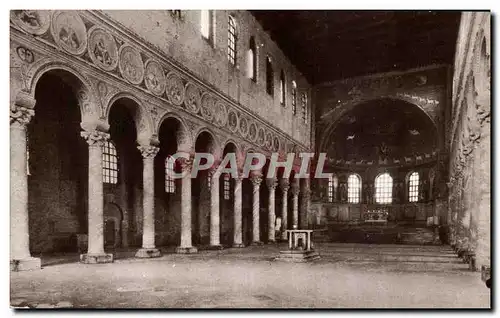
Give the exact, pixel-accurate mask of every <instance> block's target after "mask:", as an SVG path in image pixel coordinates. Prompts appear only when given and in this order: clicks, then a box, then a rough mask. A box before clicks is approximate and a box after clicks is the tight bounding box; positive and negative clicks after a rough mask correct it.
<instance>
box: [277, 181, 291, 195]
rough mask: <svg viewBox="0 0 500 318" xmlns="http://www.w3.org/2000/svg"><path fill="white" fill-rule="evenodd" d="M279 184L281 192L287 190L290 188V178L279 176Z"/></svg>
mask: <svg viewBox="0 0 500 318" xmlns="http://www.w3.org/2000/svg"><path fill="white" fill-rule="evenodd" d="M279 184H280V188H281V190H282V191H283V192H288V189H290V180H288V178H281V179H280V181H279Z"/></svg>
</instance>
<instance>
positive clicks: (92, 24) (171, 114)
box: [10, 10, 308, 270]
mask: <svg viewBox="0 0 500 318" xmlns="http://www.w3.org/2000/svg"><path fill="white" fill-rule="evenodd" d="M23 16H24V10H17V11H16V10H14V11H12V12H11V38H10V40H11V43H10V44H11V45H10V55H11V67H10V83H11V94H10V96H11V106H10V109H11V113H10V114H11V115H10V130H11V137H10V138H11V268H12V269H14V270H23V269H30V268H39V267H40V260H39V259H37V258H32V257H31V256H30V252H29V228H28V227H29V223H28V206H27V201H28V189H27V175H26V169H25V168H26V161H27V158H26V125H27V124H28V123H29V122H30V120H31V117H32V116H34V112H35V104H36V101H35V99H34V96H35V89H36V85H37V82H38V80H39V79H40V78H41V77H42V75H43V74H45V73H47V72H50V71H59V72H62V73H64V74H69V76H68V77H67V80H68V81H70V83H68V84H70V86H71V87H72V89H73V91H74V93H75V95H76V97H77V99H78V104H79V106H80V111H81V127H82V129H83V131H82V133H81V136H82V137H83V138H85V140H86V141H87V142H88V146H89V163H88V167H89V171H88V172H89V176H88V193H89V194H88V210H89V211H88V223H89V233H88V253H87V254H85V255H82V261H84V262H88V263H96V262H110V261H112V255H108V254H106V253H105V252H104V236H103V232H104V231H103V228H104V225H103V184H102V162H101V154H102V145H103V143H104V142H105V141H106V140H108V139H109V134H108V131H109V124H108V120H107V117H108V115H109V110H110V108H111V106H112V105H113V103H114V101H116V100H118V99H119V98H122V97H123V98H128V99H130V100H132V101H133V102H134V103H135V104H136V106H137V110H138V111H137V114H136V118H135V120H136V124H137V127H136V128H137V143H138V144H139V150H140V151H141V153H142V156H143V160H144V162H143V169H144V170H143V180H144V181H143V182H144V184H143V191H144V192H143V193H144V195H143V209H144V214H143V245H142V248H141V249H140V250H139V251H138V252H137V256H138V257H155V256H158V255H159V251H158V250H157V249H156V248H155V242H154V234H155V230H154V198H153V195H154V183H153V177H154V169H153V160H154V157H155V155H156V154H157V152H158V145H159V143H158V137H157V136H158V130H159V127H160V126H161V123H162V122H163V120H164V119H166V118H175V119H176V120H178V121H179V122H180V126H181V129H180V130H181V131H179V133H178V136H177V142H178V147H177V148H178V151H187V152H189V153H193V152H194V151H193V149H194V146H193V145H194V142H193V140H194V136H197V134H198V133H199V132H200V131H201V130H202V129H204V128H207V127H209V129H210V131H211V133H212V137H214V139H216V144H218V145H224V144H225V143H228V142H229V141H232V142H233V143H236V144H238V145H239V147H238V152H239V153H240V154H244V153H246V152H248V151H249V150H250V149H255V150H256V151H259V152H261V153H264V154H270V153H272V152H279V153H290V152H293V153H298V152H300V151H306V152H307V150H308V147H307V146H306V145H304V144H302V143H301V142H299V141H297V140H295V139H293V138H291V137H290V136H289V135H288V134H287V133H285V132H283V131H281V130H279V129H277V128H276V127H274V126H273V125H271V124H270V123H269V122H267V121H266V120H265V119H263V118H261V117H259V116H257V115H255V114H254V113H252V112H250V111H248V110H247V109H246V108H245V107H242V106H241V105H239V104H238V103H236V102H235V101H233V100H230V99H228V98H227V97H226V96H225V95H224V94H223V93H221V92H219V91H217V90H215V89H214V88H213V87H211V86H209V85H206V84H205V83H203V82H202V81H200V80H199V79H198V78H196V77H195V76H194V75H193V74H191V73H189V72H187V71H186V70H185V69H184V68H183V67H181V66H179V65H177V64H176V62H175V61H172V60H170V59H168V58H167V57H166V56H165V55H164V53H163V52H161V51H157V50H156V49H153V48H151V47H149V46H148V45H146V44H145V43H143V42H142V40H140V39H138V38H137V37H136V36H135V35H134V34H133V33H132V32H130V31H129V30H126V29H119V30H118V29H116V26H114V23H113V21H110V20H109V18H108V17H106V16H104V15H102V14H101V13H99V12H93V11H54V12H50V11H36V15H35V17H36V19H37V22H38V23H37V24H30V23H27V22H26V21H25V19H23ZM67 21H71V25H68V22H67ZM68 28H71V29H72V30H73V31H74V33H73V34H74V37H75V38H76V39H75V41H74V42H73V43H68V42H67V39H66V38H62V37H61V34H63V32H61V30H63V29H68ZM99 50H105V51H106V53H107V57H108V59H107V60H105V61H104V60H102V59H99V58H98V57H97V56H96V55H95V52H97V51H99ZM65 78H66V77H65ZM304 125H305V124H304ZM304 129H306V127H305V126H304ZM191 168H192V160H185V161H182V169H183V170H185V171H190V169H191ZM211 180H212V187H211V195H210V197H211V204H210V207H211V214H210V243H211V245H213V246H220V229H219V226H220V215H219V210H220V203H219V193H218V192H219V187H218V186H217V185H218V182H219V180H218V178H212V179H211ZM259 180H261V179H260V178H259V177H257V176H255V177H254V176H252V182H254V186H255V187H256V189H259V187H260V186H261V181H259ZM241 183H242V178H241V177H239V178H236V187H235V189H234V216H235V217H234V222H235V224H234V243H235V246H242V228H241V227H242V211H241V210H242V202H241V201H242V193H241V192H242V188H241ZM277 183H278V182H277V181H276V180H274V181H266V185H267V186H269V189H270V191H269V195H270V200H269V202H270V203H269V207H268V208H269V215H268V218H269V220H271V222H269V223H270V224H273V225H274V220H275V214H276V211H275V209H274V204H271V203H274V198H275V195H276V193H275V189H276V186H277ZM280 184H281V185H282V186H281V187H280V188H281V189H282V190H283V191H282V195H284V197H285V198H286V197H287V195H288V188H289V185H288V180H280ZM291 188H292V193H293V203H294V205H293V209H292V210H293V216H294V217H293V220H294V222H293V224H292V226H295V227H297V226H298V219H299V217H298V214H299V207H298V195H299V192H301V193H306V192H304V191H300V190H299V184H298V180H297V181H294V182H292V185H291ZM181 194H182V205H181V214H182V220H181V226H182V231H181V243H180V246H179V247H178V248H177V251H178V252H179V253H190V252H195V251H196V248H195V247H193V246H192V242H191V205H192V204H191V179H190V178H189V177H184V178H183V179H182V186H181ZM258 196H259V194H258V191H257V193H255V192H254V202H257V201H258ZM283 201H284V203H283V210H282V212H283V213H284V215H286V214H287V200H283ZM256 209H258V205H256V204H255V205H254V213H253V215H254V218H253V220H254V224H255V226H254V232H253V233H254V234H255V237H254V238H253V241H255V242H259V241H260V239H261V238H259V237H258V234H257V233H258V232H259V228H258V227H259V222H258V221H257V222H256V220H258V217H259V216H258V215H257V214H256V212H255V211H256ZM286 223H287V222H286V217H283V227H282V228H287V227H286V226H287V224H286ZM271 228H272V233H271ZM268 230H269V238H270V241H273V240H274V226H271V225H270V226H269V229H268Z"/></svg>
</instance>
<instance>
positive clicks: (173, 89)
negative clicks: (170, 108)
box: [166, 72, 186, 106]
mask: <svg viewBox="0 0 500 318" xmlns="http://www.w3.org/2000/svg"><path fill="white" fill-rule="evenodd" d="M166 89H167V96H168V98H169V99H170V102H171V103H172V104H174V105H176V106H181V105H182V102H183V101H184V97H185V94H186V92H185V90H184V84H183V83H182V80H181V78H180V77H179V75H177V74H175V73H172V72H170V73H168V75H167V86H166Z"/></svg>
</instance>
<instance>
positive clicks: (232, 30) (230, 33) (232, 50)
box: [227, 16, 237, 65]
mask: <svg viewBox="0 0 500 318" xmlns="http://www.w3.org/2000/svg"><path fill="white" fill-rule="evenodd" d="M236 41H237V37H236V20H235V19H234V18H233V17H232V16H229V18H228V26H227V58H228V59H229V63H231V64H232V65H236Z"/></svg>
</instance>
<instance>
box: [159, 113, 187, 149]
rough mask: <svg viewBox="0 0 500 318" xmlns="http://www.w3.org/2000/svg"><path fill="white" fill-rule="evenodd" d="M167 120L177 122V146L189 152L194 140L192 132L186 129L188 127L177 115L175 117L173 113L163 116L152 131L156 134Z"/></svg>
mask: <svg viewBox="0 0 500 318" xmlns="http://www.w3.org/2000/svg"><path fill="white" fill-rule="evenodd" d="M168 119H174V120H176V121H178V122H179V128H180V129H179V131H178V132H177V134H178V138H177V146H179V147H180V146H184V147H185V148H188V149H182V150H189V151H191V150H192V149H191V148H192V147H194V139H193V132H192V131H191V129H189V128H188V125H187V124H186V121H185V120H184V119H183V118H182V117H181V116H179V115H177V114H176V113H174V112H170V111H169V112H167V113H165V114H163V115H162V116H161V118H160V120H159V121H158V125H157V126H156V127H155V128H154V131H155V133H156V134H158V132H159V131H160V128H161V126H162V125H163V123H164V122H165V121H166V120H168Z"/></svg>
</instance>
